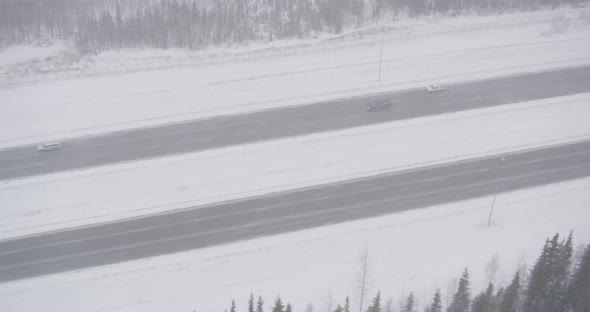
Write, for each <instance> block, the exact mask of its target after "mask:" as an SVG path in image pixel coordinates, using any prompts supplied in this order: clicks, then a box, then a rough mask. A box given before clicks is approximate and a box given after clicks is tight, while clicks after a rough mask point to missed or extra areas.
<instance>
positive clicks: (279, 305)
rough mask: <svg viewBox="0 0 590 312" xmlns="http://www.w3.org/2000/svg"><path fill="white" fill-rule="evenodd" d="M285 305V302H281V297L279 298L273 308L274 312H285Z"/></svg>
mask: <svg viewBox="0 0 590 312" xmlns="http://www.w3.org/2000/svg"><path fill="white" fill-rule="evenodd" d="M284 311H285V305H284V304H283V301H281V297H280V296H277V300H275V306H274V307H273V308H272V312H284Z"/></svg>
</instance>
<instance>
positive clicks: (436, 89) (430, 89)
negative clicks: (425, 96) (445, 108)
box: [426, 84, 447, 93]
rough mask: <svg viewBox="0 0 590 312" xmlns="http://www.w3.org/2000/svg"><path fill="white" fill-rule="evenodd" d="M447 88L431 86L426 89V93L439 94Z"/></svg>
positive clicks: (436, 85) (437, 85)
mask: <svg viewBox="0 0 590 312" xmlns="http://www.w3.org/2000/svg"><path fill="white" fill-rule="evenodd" d="M446 89H447V87H445V86H443V85H440V84H432V85H429V86H427V87H426V92H429V93H432V92H440V91H444V90H446Z"/></svg>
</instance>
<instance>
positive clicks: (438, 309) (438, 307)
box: [425, 289, 443, 312]
mask: <svg viewBox="0 0 590 312" xmlns="http://www.w3.org/2000/svg"><path fill="white" fill-rule="evenodd" d="M442 310H443V308H442V299H441V295H440V289H437V290H436V292H435V293H434V297H432V303H431V304H430V306H428V307H426V309H425V311H426V312H442Z"/></svg>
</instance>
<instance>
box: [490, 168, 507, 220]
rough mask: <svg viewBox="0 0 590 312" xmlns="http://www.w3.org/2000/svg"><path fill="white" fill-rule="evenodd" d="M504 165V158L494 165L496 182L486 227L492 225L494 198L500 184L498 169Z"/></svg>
mask: <svg viewBox="0 0 590 312" xmlns="http://www.w3.org/2000/svg"><path fill="white" fill-rule="evenodd" d="M503 163H504V157H502V159H500V164H499V165H496V170H495V171H496V180H495V182H494V198H493V199H492V207H491V208H490V217H489V218H488V226H490V225H491V224H492V215H493V214H494V206H495V205H496V196H498V183H500V174H499V171H500V170H499V169H500V166H501V164H503Z"/></svg>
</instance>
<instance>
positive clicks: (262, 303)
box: [256, 296, 264, 312]
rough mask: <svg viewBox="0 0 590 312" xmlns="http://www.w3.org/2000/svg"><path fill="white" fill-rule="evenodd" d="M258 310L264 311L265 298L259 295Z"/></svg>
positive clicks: (257, 311)
mask: <svg viewBox="0 0 590 312" xmlns="http://www.w3.org/2000/svg"><path fill="white" fill-rule="evenodd" d="M256 312H264V300H262V297H260V296H258V301H257V302H256Z"/></svg>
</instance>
